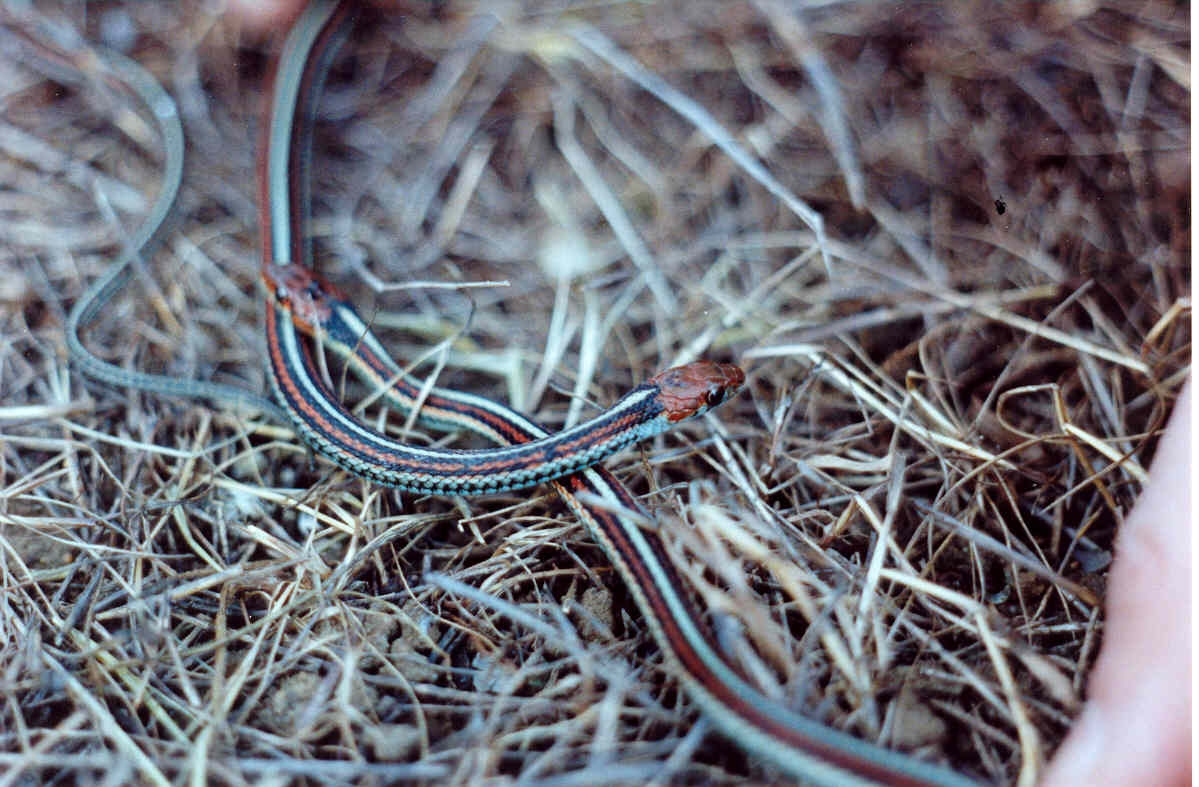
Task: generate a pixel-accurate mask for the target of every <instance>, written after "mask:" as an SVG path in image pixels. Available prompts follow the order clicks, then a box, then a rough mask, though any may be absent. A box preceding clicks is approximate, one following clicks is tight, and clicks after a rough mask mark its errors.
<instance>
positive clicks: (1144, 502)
mask: <svg viewBox="0 0 1199 787" xmlns="http://www.w3.org/2000/svg"><path fill="white" fill-rule="evenodd" d="M302 6H303V0H229V10H230V12H231V13H234V14H236V15H237V16H238V17H239V18H240V19H241V21H242V22H243V24H245V25H246V27H247V28H249V29H252V30H255V31H258V32H264V31H268V30H270V29H272V28H279V27H281V26H283V25H284V24H286V23H287V22H289V21H290V20H291V19H292V18H293V17H294V16H296V15H297V14H298V13H299V10H300V8H301V7H302ZM1190 470H1191V384H1190V382H1188V383H1187V384H1186V386H1185V387H1184V389H1183V391H1182V393H1181V394H1180V395H1179V397H1178V400H1177V402H1176V404H1175V408H1174V415H1173V416H1172V417H1171V418H1170V422H1169V425H1168V426H1167V429H1166V433H1165V434H1164V435H1163V436H1162V439H1161V441H1160V442H1159V443H1158V448H1157V456H1156V457H1155V459H1154V461H1153V465H1152V467H1151V468H1150V471H1149V483H1148V484H1147V485H1146V487H1145V490H1144V492H1143V493H1142V495H1141V498H1140V499H1139V500H1138V501H1137V503H1136V506H1135V507H1134V508H1133V509H1132V511H1131V512H1130V513H1129V515H1128V518H1127V519H1126V520H1125V523H1124V526H1123V528H1121V531H1120V535H1119V539H1118V542H1117V545H1116V556H1115V561H1114V563H1113V564H1112V571H1111V575H1110V577H1109V586H1108V587H1109V592H1108V598H1107V611H1106V617H1105V619H1106V628H1105V630H1104V644H1103V647H1102V649H1101V650H1100V654H1099V658H1098V660H1097V661H1096V662H1095V669H1094V671H1093V672H1092V673H1091V676H1090V680H1089V681H1088V687H1087V693H1088V699H1087V702H1086V704H1085V705H1084V707H1083V711H1082V714H1081V715H1080V716H1079V717H1078V719H1077V720H1076V721H1075V724H1074V726H1073V728H1072V729H1071V731H1070V733H1069V735H1068V736H1067V737H1066V740H1065V741H1064V742H1063V743H1062V745H1061V747H1060V748H1059V749H1058V751H1057V753H1056V755H1055V756H1054V758H1053V760H1052V761H1051V762H1050V763H1049V766H1048V767H1047V768H1046V770H1045V774H1044V777H1043V779H1042V781H1041V787H1077V785H1080V784H1085V785H1093V786H1094V787H1102V785H1109V784H1110V785H1128V784H1152V785H1155V787H1170V785H1181V784H1189V783H1190V763H1191V627H1190V622H1191V593H1190V575H1191V480H1190V479H1191V473H1190Z"/></svg>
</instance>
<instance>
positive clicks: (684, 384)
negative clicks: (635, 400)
mask: <svg viewBox="0 0 1199 787" xmlns="http://www.w3.org/2000/svg"><path fill="white" fill-rule="evenodd" d="M649 384H650V385H656V386H657V387H658V401H660V402H661V403H662V407H663V408H664V409H665V414H666V418H667V420H668V421H670V422H671V423H678V422H679V421H682V420H684V419H687V418H691V417H692V416H696V415H700V414H702V413H706V412H707V411H708V410H711V409H712V408H713V407H718V406H720V405H722V404H724V403H725V402H727V401H728V400H729V399H732V398H733V397H734V396H736V395H737V392H738V391H740V390H741V386H743V385H745V372H743V371H741V369H740V367H737V366H734V365H733V364H731V363H717V362H715V361H695V362H694V363H689V364H686V365H684V366H675V367H673V368H671V369H667V370H666V371H664V372H659V373H658V374H656V375H654V376H653V377H651V378H650V380H649Z"/></svg>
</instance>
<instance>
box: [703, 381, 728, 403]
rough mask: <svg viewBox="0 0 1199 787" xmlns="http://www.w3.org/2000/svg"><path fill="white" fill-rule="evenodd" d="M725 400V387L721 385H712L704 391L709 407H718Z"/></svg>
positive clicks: (705, 400)
mask: <svg viewBox="0 0 1199 787" xmlns="http://www.w3.org/2000/svg"><path fill="white" fill-rule="evenodd" d="M723 401H724V389H723V388H721V387H720V386H719V385H710V386H708V390H707V391H705V392H704V402H705V403H707V405H708V407H716V406H717V405H719V404H720V403H721V402H723Z"/></svg>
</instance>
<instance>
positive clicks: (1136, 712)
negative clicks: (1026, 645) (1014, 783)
mask: <svg viewBox="0 0 1199 787" xmlns="http://www.w3.org/2000/svg"><path fill="white" fill-rule="evenodd" d="M1191 445H1192V441H1191V383H1190V382H1189V381H1188V382H1187V384H1186V386H1185V387H1184V388H1183V390H1182V393H1181V394H1180V395H1179V397H1178V400H1177V402H1176V403H1175V405H1174V414H1173V415H1172V416H1171V417H1170V422H1169V424H1168V425H1167V427H1166V432H1165V434H1163V435H1162V438H1161V441H1160V442H1159V443H1158V446H1157V455H1156V456H1155V457H1154V459H1153V465H1152V467H1150V469H1149V483H1148V484H1146V486H1145V489H1144V491H1143V492H1142V494H1141V497H1140V499H1139V500H1138V501H1137V503H1136V505H1135V506H1134V507H1133V509H1132V511H1131V512H1129V514H1128V518H1127V519H1126V520H1125V521H1124V526H1123V527H1122V528H1121V530H1120V535H1119V537H1118V539H1117V541H1116V556H1115V561H1114V562H1113V564H1112V571H1111V575H1110V576H1109V578H1108V579H1109V581H1108V596H1107V618H1106V619H1107V624H1106V628H1105V630H1104V633H1103V643H1104V644H1103V647H1102V649H1101V650H1100V652H1099V658H1098V660H1097V661H1096V662H1095V669H1094V671H1092V673H1091V676H1090V680H1089V681H1088V684H1087V695H1088V696H1087V702H1086V705H1085V706H1084V707H1083V711H1082V714H1081V715H1080V716H1079V717H1078V719H1077V720H1076V721H1075V723H1074V727H1073V728H1072V729H1071V730H1070V734H1069V735H1068V736H1067V737H1066V740H1065V741H1064V742H1063V743H1062V745H1061V747H1060V748H1059V749H1058V751H1057V754H1056V756H1055V757H1054V758H1053V761H1052V762H1051V763H1050V764H1049V767H1048V769H1046V771H1045V776H1044V779H1043V780H1042V782H1041V785H1042V787H1075V786H1076V785H1080V784H1086V785H1107V784H1111V785H1126V784H1152V785H1155V787H1169V786H1170V785H1178V784H1190V764H1191Z"/></svg>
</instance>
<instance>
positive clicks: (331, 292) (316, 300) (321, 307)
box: [262, 263, 345, 334]
mask: <svg viewBox="0 0 1199 787" xmlns="http://www.w3.org/2000/svg"><path fill="white" fill-rule="evenodd" d="M262 281H263V283H264V284H265V285H266V289H267V292H268V293H270V296H271V297H272V298H274V300H275V302H276V303H277V304H279V305H280V306H282V307H283V308H284V309H287V310H288V311H289V312H291V319H292V322H294V323H295V325H296V327H298V328H299V329H300V330H301V331H303V332H304V333H308V334H311V333H313V332H314V331H315V330H316V329H317V328H318V327H320V326H322V325H324V324H325V323H326V322H328V320H329V319H330V317H331V315H332V302H333V301H334V300H345V295H343V294H342V292H341V290H339V289H337V287H335V286H334V285H333V284H332V283H331V282H329V281H328V280H326V279H325V278H324V277H322V276H321V275H320V274H318V273H315V272H313V271H310V270H309V269H307V268H305V267H304V266H303V265H295V264H287V265H280V264H278V263H268V264H266V265H264V266H263V267H262Z"/></svg>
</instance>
